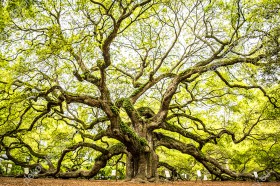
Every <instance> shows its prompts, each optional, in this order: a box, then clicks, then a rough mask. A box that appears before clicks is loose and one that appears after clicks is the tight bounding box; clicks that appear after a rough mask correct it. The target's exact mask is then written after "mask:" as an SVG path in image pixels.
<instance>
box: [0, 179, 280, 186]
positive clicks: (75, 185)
mask: <svg viewBox="0 0 280 186" xmlns="http://www.w3.org/2000/svg"><path fill="white" fill-rule="evenodd" d="M137 185H138V186H139V185H147V186H181V185H182V186H280V182H269V183H264V182H259V183H258V182H233V181H223V182H221V181H215V182H214V181H203V182H201V181H197V182H195V181H175V182H171V181H170V182H165V183H144V184H140V183H138V184H137V183H130V182H123V181H97V180H76V179H68V180H62V179H31V178H25V179H23V178H1V177H0V186H137Z"/></svg>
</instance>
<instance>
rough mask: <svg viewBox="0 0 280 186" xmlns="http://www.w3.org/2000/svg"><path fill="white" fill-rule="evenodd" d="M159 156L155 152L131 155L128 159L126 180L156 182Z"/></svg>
mask: <svg viewBox="0 0 280 186" xmlns="http://www.w3.org/2000/svg"><path fill="white" fill-rule="evenodd" d="M157 166H158V156H157V155H156V153H155V151H153V150H151V151H150V152H142V153H139V154H134V155H132V154H131V153H129V154H128V155H127V159H126V179H127V180H136V181H140V182H141V181H156V180H157V179H158V174H157Z"/></svg>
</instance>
